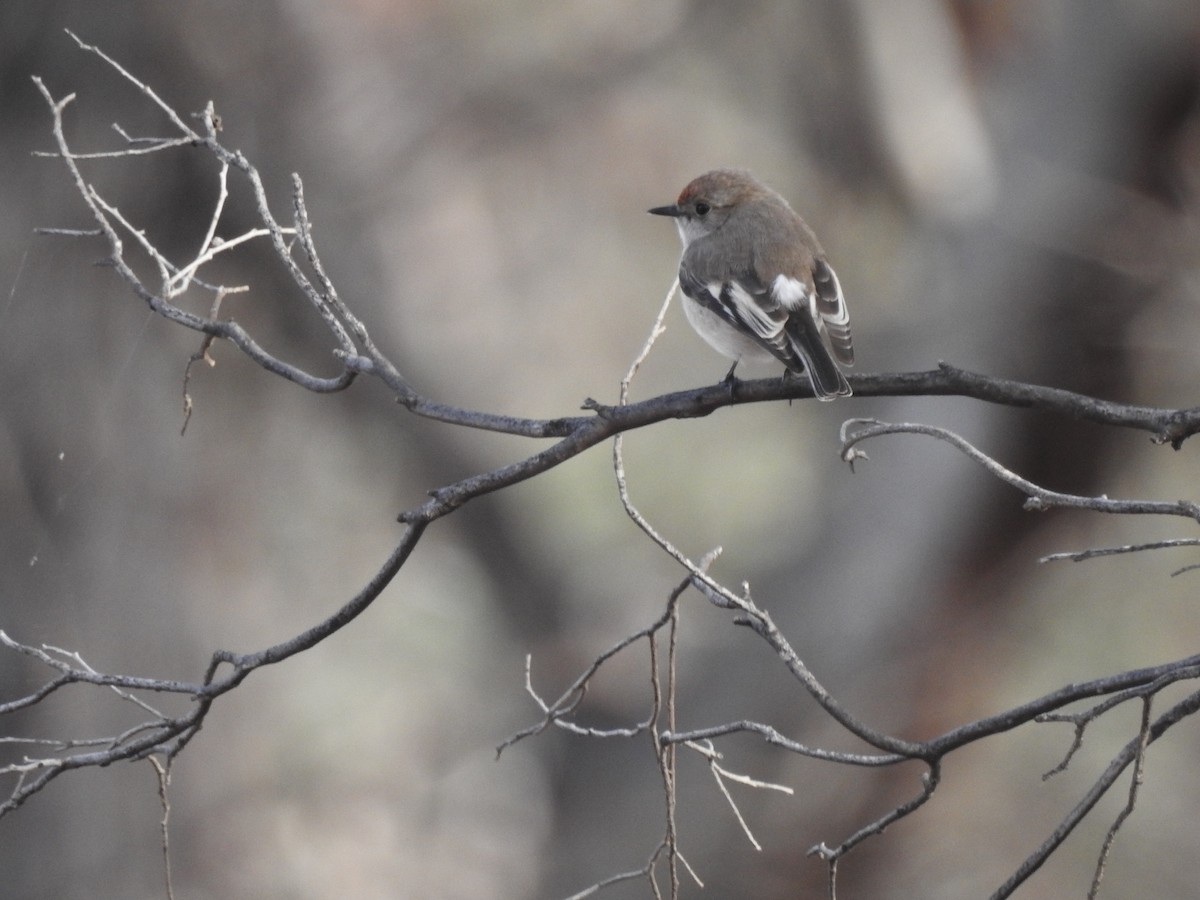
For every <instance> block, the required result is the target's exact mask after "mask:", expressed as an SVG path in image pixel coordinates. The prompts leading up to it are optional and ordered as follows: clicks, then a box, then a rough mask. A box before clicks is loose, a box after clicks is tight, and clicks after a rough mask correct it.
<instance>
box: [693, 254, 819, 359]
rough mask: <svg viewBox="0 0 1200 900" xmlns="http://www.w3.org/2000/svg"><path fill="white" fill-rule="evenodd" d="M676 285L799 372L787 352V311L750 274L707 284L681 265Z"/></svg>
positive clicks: (793, 356) (792, 357) (791, 356)
mask: <svg viewBox="0 0 1200 900" xmlns="http://www.w3.org/2000/svg"><path fill="white" fill-rule="evenodd" d="M679 285H680V287H681V288H683V292H684V293H685V294H687V295H688V296H689V297H691V298H692V299H693V300H695V301H696V302H697V303H699V304H700V305H701V306H703V307H704V308H705V309H707V310H709V311H710V312H712V313H715V314H716V315H718V316H720V318H721V319H722V320H724V321H725V322H727V323H728V324H729V325H730V326H731V327H733V328H736V329H737V330H738V331H740V332H742V333H743V334H745V335H747V336H749V337H751V338H753V339H754V340H755V341H757V342H758V343H759V344H761V345H762V346H763V347H764V348H765V349H767V350H769V351H770V352H771V353H772V354H773V355H774V356H775V357H776V358H778V359H779V361H780V362H782V363H783V364H784V365H785V366H787V367H788V368H791V369H795V370H796V371H797V372H798V371H800V367H799V362H800V361H799V360H798V359H796V357H795V355H794V354H793V353H790V352H789V343H790V342H789V341H788V338H787V334H786V328H787V321H788V311H787V310H786V309H784V308H783V305H782V304H781V303H780V302H779V301H778V299H776V297H775V295H774V294H773V293H772V292H771V290H770V289H769V288H768V287H767V286H766V285H764V284H763V283H762V282H761V281H759V279H758V278H757V277H755V276H754V275H753V274H751V273H747V274H746V275H745V276H742V277H738V278H735V279H731V280H729V281H713V282H707V283H706V282H703V281H701V280H700V279H698V278H697V277H696V276H695V275H693V274H692V273H691V272H690V271H688V269H687V268H686V267H684V268H680V270H679Z"/></svg>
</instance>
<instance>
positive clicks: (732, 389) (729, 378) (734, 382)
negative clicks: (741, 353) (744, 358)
mask: <svg viewBox="0 0 1200 900" xmlns="http://www.w3.org/2000/svg"><path fill="white" fill-rule="evenodd" d="M737 366H738V360H736V359H735V360H734V361H733V365H732V366H730V367H729V371H728V372H726V373H725V377H724V378H722V379H721V384H723V385H725V387H727V388H729V399H730V400H736V399H737V386H738V379H737V378H736V377H735V376H734V374H733V371H734V369H736V368H737Z"/></svg>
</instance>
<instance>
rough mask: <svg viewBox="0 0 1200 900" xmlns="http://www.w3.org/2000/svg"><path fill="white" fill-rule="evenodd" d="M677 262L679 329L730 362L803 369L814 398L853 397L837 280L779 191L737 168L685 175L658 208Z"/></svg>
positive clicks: (845, 315)
mask: <svg viewBox="0 0 1200 900" xmlns="http://www.w3.org/2000/svg"><path fill="white" fill-rule="evenodd" d="M649 212H650V213H651V214H653V215H656V216H669V217H671V218H673V219H674V220H675V226H676V228H677V229H678V230H679V239H680V241H682V243H683V256H682V257H681V259H680V261H679V285H680V288H681V289H682V290H683V295H684V300H683V311H684V313H685V315H686V316H687V319H688V322H690V323H691V325H692V327H693V328H694V329H695V330H696V332H697V333H698V334H699V335H700V336H701V337H702V338H704V340H706V341H707V342H708V343H709V344H710V345H711V346H712V347H713V349H715V350H716V351H717V352H719V353H721V354H723V355H724V356H727V357H729V358H730V359H732V360H733V365H732V366H731V367H730V369H729V373H728V374H727V375H726V376H725V381H726V382H729V383H731V384H732V383H734V382H735V379H734V374H733V373H734V371H735V370H736V369H737V366H738V363H740V362H742V361H743V360H744V361H746V362H767V363H771V362H776V361H778V362H781V363H783V365H784V367H785V371H784V375H785V377H787V375H788V373H796V374H799V373H801V372H807V373H808V378H809V381H810V382H811V384H812V389H813V394H814V395H815V396H816V397H817V398H818V399H820V400H833V399H834V398H836V397H849V396H850V395H851V393H852V391H851V389H850V384H849V382H847V381H846V376H845V375H843V374H842V371H841V369H840V368H839V365H838V364H839V363H841V364H842V365H846V366H851V365H853V364H854V347H853V344H852V342H851V337H850V315H849V312H848V310H847V308H846V300H845V297H844V296H843V295H842V286H841V284H840V283H839V282H838V277H837V274H836V273H835V272H834V271H833V267H832V266H831V265H830V264H829V261H828V260H827V259H826V258H825V251H824V250H823V249H821V244H820V242H819V241H818V240H817V236H816V235H815V234H814V233H813V231H812V229H811V228H809V227H808V225H807V224H806V223H805V221H804V220H803V219H802V218H800V216H799V215H798V214H797V213H796V212H795V211H794V210H793V209H792V208H791V206H789V205H788V202H787V201H786V200H785V199H784V198H783V197H782V196H781V195H779V194H778V193H776V192H775V191H773V190H772V189H771V188H769V187H767V186H766V185H765V184H763V183H761V182H760V181H758V179H756V178H755V177H754V176H753V175H751V174H750V173H749V172H747V171H745V170H743V169H714V170H712V171H711V172H705V173H704V174H703V175H700V176H698V177H696V178H694V179H693V180H692V181H691V182H689V183H688V185H687V186H686V187H685V188H684V189H683V191H682V192H681V193H680V194H679V198H678V199H677V200H676V201H675V202H674V203H672V204H669V205H667V206H656V207H654V208H653V209H651V210H649Z"/></svg>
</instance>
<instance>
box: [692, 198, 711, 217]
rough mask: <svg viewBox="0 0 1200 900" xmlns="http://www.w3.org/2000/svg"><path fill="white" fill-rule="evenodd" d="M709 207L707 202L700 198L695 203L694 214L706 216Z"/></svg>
mask: <svg viewBox="0 0 1200 900" xmlns="http://www.w3.org/2000/svg"><path fill="white" fill-rule="evenodd" d="M710 209H712V207H711V206H709V205H708V204H707V203H705V202H704V201H703V200H701V201H700V202H699V203H697V204H696V215H698V216H707V215H708V211H709V210H710Z"/></svg>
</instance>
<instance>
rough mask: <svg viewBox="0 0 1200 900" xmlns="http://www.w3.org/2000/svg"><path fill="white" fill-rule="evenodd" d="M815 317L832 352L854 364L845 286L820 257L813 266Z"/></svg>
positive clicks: (842, 359) (845, 361)
mask: <svg viewBox="0 0 1200 900" xmlns="http://www.w3.org/2000/svg"><path fill="white" fill-rule="evenodd" d="M813 284H814V285H815V286H816V292H815V294H814V296H813V307H812V308H813V319H814V320H815V321H816V322H817V327H818V328H820V329H821V330H822V331H824V332H825V334H826V335H827V336H828V338H829V346H830V347H832V348H833V355H834V356H836V357H837V358H838V359H839V360H841V361H842V362H843V363H845V364H846V365H848V366H852V365H854V346H853V344H852V343H851V341H850V311H849V310H848V309H847V308H846V298H845V297H843V296H842V285H841V284H840V283H839V282H838V277H837V273H836V272H834V271H833V266H831V265H829V263H827V262H826V261H825V260H824V259H820V258H818V259H817V260H816V262H815V264H814V265H813Z"/></svg>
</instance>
